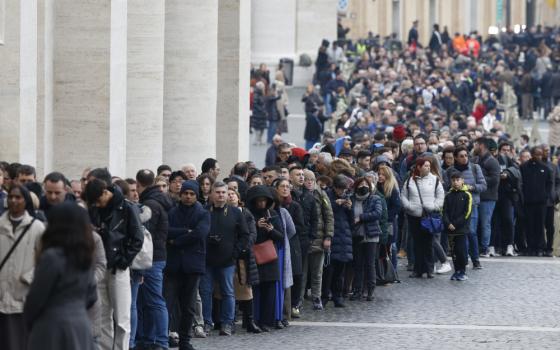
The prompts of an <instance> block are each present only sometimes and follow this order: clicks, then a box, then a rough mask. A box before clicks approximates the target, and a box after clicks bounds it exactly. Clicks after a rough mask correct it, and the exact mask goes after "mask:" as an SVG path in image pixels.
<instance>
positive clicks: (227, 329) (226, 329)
mask: <svg viewBox="0 0 560 350" xmlns="http://www.w3.org/2000/svg"><path fill="white" fill-rule="evenodd" d="M232 334H233V328H232V327H231V325H229V324H225V325H223V326H222V328H221V329H220V335H226V336H230V335H232Z"/></svg>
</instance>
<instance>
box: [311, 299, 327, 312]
mask: <svg viewBox="0 0 560 350" xmlns="http://www.w3.org/2000/svg"><path fill="white" fill-rule="evenodd" d="M323 305H324V304H323V303H322V302H321V299H319V298H315V299H313V310H323Z"/></svg>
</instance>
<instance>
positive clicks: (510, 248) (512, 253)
mask: <svg viewBox="0 0 560 350" xmlns="http://www.w3.org/2000/svg"><path fill="white" fill-rule="evenodd" d="M516 255H517V254H515V251H514V250H513V246H512V245H511V244H510V245H508V246H507V250H506V256H516Z"/></svg>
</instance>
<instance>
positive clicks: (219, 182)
mask: <svg viewBox="0 0 560 350" xmlns="http://www.w3.org/2000/svg"><path fill="white" fill-rule="evenodd" d="M416 25H417V24H416V23H415V24H414V26H413V28H412V29H411V31H410V33H409V36H408V42H407V43H406V44H404V43H401V42H399V41H398V40H397V39H396V38H395V36H391V37H389V38H387V39H386V40H385V42H384V43H381V42H380V40H379V38H378V37H374V36H370V37H369V38H367V39H364V40H360V41H358V42H356V43H353V42H351V41H349V40H340V41H337V42H336V43H333V44H332V45H330V43H329V42H327V41H324V42H323V43H322V45H321V48H320V49H319V52H318V57H317V60H316V68H317V72H316V74H315V78H314V79H315V82H314V83H316V85H317V87H316V86H315V84H311V85H309V87H308V89H307V91H306V93H305V95H304V96H303V99H302V102H303V103H304V104H305V114H306V128H305V133H304V137H305V143H306V144H305V146H304V147H298V146H297V145H294V144H289V143H285V142H283V141H282V136H281V135H282V133H283V132H285V131H286V130H287V121H288V119H289V117H288V116H289V114H288V109H287V107H288V105H287V94H285V91H284V83H285V80H284V79H285V77H284V76H283V74H276V76H275V78H274V79H273V80H272V82H271V77H270V76H268V75H267V73H266V72H267V70H266V68H265V67H264V66H261V69H259V70H258V71H255V72H254V74H253V83H254V94H253V96H252V111H253V114H252V120H251V125H252V129H253V133H254V135H255V143H257V144H263V143H265V141H264V140H263V139H262V138H263V136H264V130H265V129H267V134H268V137H267V141H268V142H267V143H268V144H270V147H269V149H268V151H267V154H266V160H265V163H266V164H265V167H264V168H262V169H259V168H257V166H256V165H255V163H254V162H252V161H244V162H239V163H237V164H235V166H234V167H233V168H232V169H231V170H230V171H229V172H228V173H227V174H222V173H221V168H220V164H219V162H218V160H216V159H213V158H208V159H206V160H205V161H204V162H203V164H202V165H201V167H200V168H198V167H197V166H195V165H193V164H186V165H185V166H183V167H181V168H180V169H173V168H171V167H170V166H167V165H161V166H159V167H158V168H157V170H156V171H155V172H154V171H153V170H151V169H141V170H139V171H138V172H137V173H136V176H135V178H120V177H118V176H112V174H111V173H110V172H109V171H108V170H107V169H106V168H95V169H84V171H83V174H82V177H81V178H80V179H76V180H71V179H68V178H67V177H66V176H65V175H64V174H62V173H60V172H52V173H50V174H47V175H46V176H45V177H44V178H43V179H38V178H37V174H36V171H35V168H34V167H33V166H31V165H25V164H24V165H22V164H18V163H7V162H1V163H0V169H1V170H2V171H0V186H1V188H2V190H1V191H0V203H1V204H2V205H0V259H1V262H0V285H1V289H2V294H1V295H0V333H1V334H3V343H4V344H6V346H7V348H8V349H18V350H19V349H26V348H27V349H129V348H131V349H167V348H169V347H174V346H178V347H179V349H182V350H184V349H193V346H192V344H191V340H192V338H193V337H198V338H205V337H208V336H210V335H212V334H213V335H216V334H219V335H223V336H231V335H232V334H233V333H235V332H236V331H237V332H239V331H240V330H241V329H245V330H246V331H247V332H249V333H262V332H270V331H272V330H273V329H283V328H285V327H288V326H289V325H290V321H291V320H292V319H294V318H299V317H300V316H301V315H302V313H305V312H315V311H320V310H324V309H325V308H327V309H328V308H330V307H337V308H344V307H345V306H346V304H347V303H348V302H359V301H364V302H366V301H367V302H372V301H374V300H375V290H376V288H377V286H380V285H386V284H391V283H396V282H399V281H400V279H401V278H402V276H399V271H398V264H397V263H398V258H402V259H404V258H406V261H407V269H408V271H410V272H411V274H410V276H409V277H410V278H422V277H423V276H424V275H425V276H426V277H427V278H429V279H431V278H434V276H435V275H436V274H447V273H451V272H452V271H453V273H452V275H451V280H455V281H466V280H467V279H468V277H467V270H468V267H469V265H470V266H472V269H475V270H480V269H482V268H483V266H482V264H481V260H480V257H496V256H500V255H504V256H516V255H529V256H552V253H553V248H554V233H555V225H554V212H555V206H556V205H557V204H558V203H559V201H560V175H559V168H558V163H557V154H558V146H560V107H559V106H558V105H557V104H558V102H559V101H558V99H559V98H560V96H559V95H556V92H555V90H554V89H552V91H551V90H550V89H549V88H548V85H547V84H552V85H553V86H555V87H557V86H556V85H557V84H558V83H559V81H558V79H559V76H558V74H559V73H558V64H559V62H560V33H559V32H558V28H544V29H541V28H530V29H529V30H527V31H524V32H522V33H519V34H514V33H511V32H510V31H506V32H504V33H503V34H502V35H500V36H499V37H490V38H488V39H486V40H485V41H482V40H481V38H480V37H479V36H478V35H477V33H471V35H469V36H466V37H467V39H465V36H461V35H460V34H456V35H455V38H454V39H451V38H450V37H449V35H448V34H446V31H444V32H443V33H439V27H438V26H437V25H435V26H434V33H433V35H432V39H431V40H430V43H429V45H428V46H427V47H423V45H421V43H420V42H419V41H418V33H417V30H416ZM461 37H462V39H461ZM473 40H474V41H476V42H474V41H473ZM463 41H464V42H465V44H464V45H463ZM527 80H530V81H531V83H530V86H531V90H530V91H529V90H526V89H525V88H526V87H527V86H528V85H527V84H528V83H527ZM506 84H509V85H510V86H512V87H513V88H514V89H515V91H516V93H518V94H519V97H520V98H519V101H521V103H520V105H521V110H520V115H521V116H524V117H530V118H533V117H534V116H537V115H538V113H537V111H539V110H542V111H543V113H545V114H546V115H547V118H548V119H549V122H550V125H551V128H550V129H551V130H550V140H551V141H550V143H549V144H539V145H533V146H532V147H530V146H529V145H530V142H529V137H528V136H526V135H522V137H521V138H520V140H519V141H518V140H513V139H512V138H511V136H510V135H509V134H508V130H506V129H505V126H504V124H502V123H501V120H502V118H503V116H504V112H505V111H504V110H503V109H502V106H501V104H500V100H501V98H502V95H503V91H504V86H505V85H506ZM555 84H556V85H555ZM527 94H529V95H530V96H529V97H527V96H526V95H527ZM536 101H538V103H535V102H536ZM508 113H509V112H508ZM199 169H200V172H199ZM448 257H451V260H449V258H448ZM469 260H470V263H469ZM403 261H404V260H403ZM451 264H453V266H452V265H451ZM401 272H402V269H401ZM305 300H308V302H304V301H305ZM238 321H240V322H238ZM236 324H237V326H236Z"/></svg>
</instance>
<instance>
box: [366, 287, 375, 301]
mask: <svg viewBox="0 0 560 350" xmlns="http://www.w3.org/2000/svg"><path fill="white" fill-rule="evenodd" d="M373 291H374V288H373V287H368V290H367V298H366V300H367V301H373Z"/></svg>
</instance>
